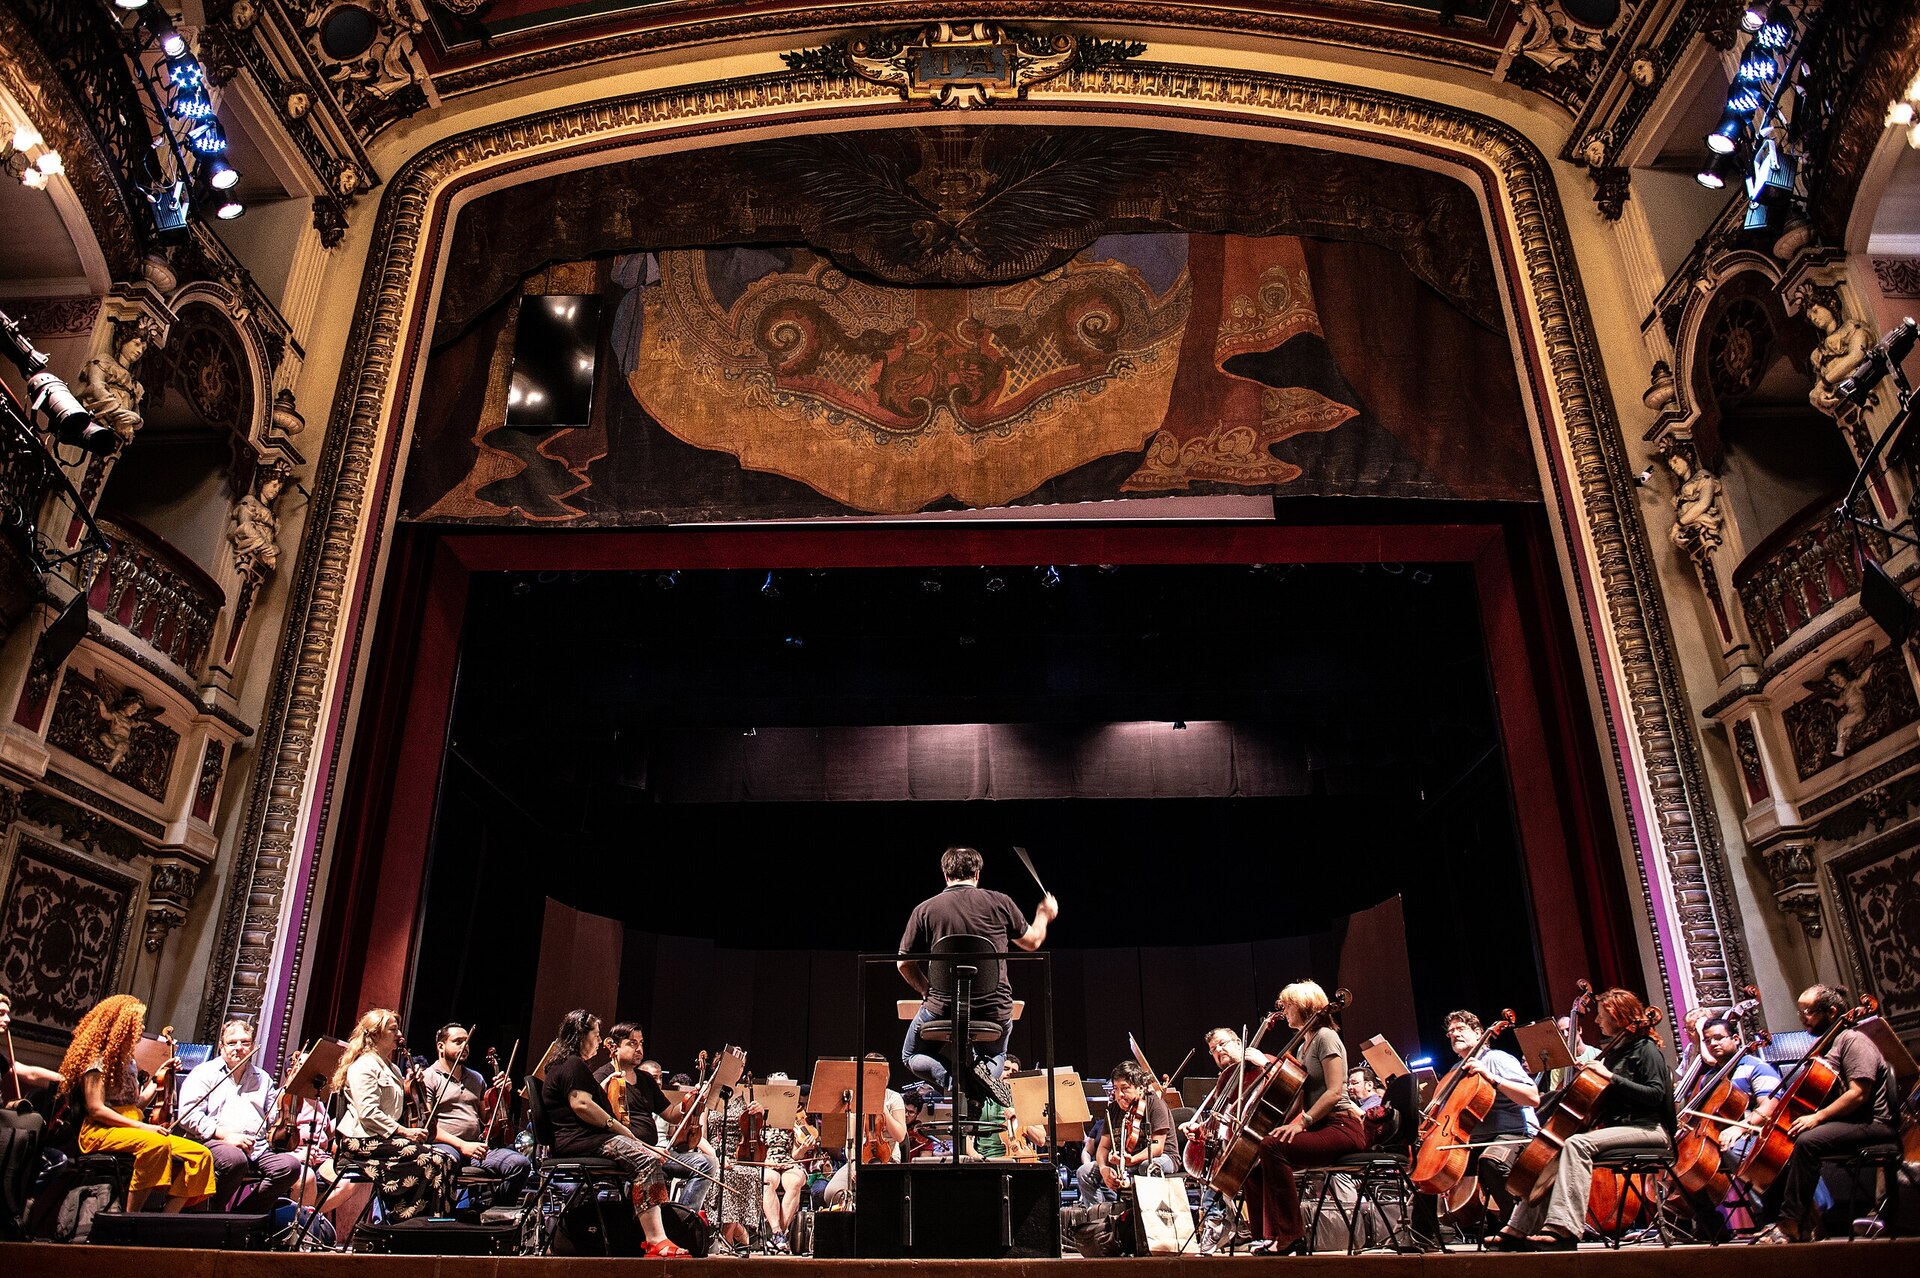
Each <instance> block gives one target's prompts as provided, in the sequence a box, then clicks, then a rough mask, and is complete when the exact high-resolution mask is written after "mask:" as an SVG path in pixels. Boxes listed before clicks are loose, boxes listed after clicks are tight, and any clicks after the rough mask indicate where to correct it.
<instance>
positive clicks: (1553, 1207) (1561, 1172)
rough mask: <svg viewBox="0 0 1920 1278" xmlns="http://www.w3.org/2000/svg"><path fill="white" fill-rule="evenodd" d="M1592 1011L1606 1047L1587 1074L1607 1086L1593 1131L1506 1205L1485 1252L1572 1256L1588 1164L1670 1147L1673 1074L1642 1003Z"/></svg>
mask: <svg viewBox="0 0 1920 1278" xmlns="http://www.w3.org/2000/svg"><path fill="white" fill-rule="evenodd" d="M1598 1004H1599V1006H1598V1012H1597V1015H1598V1017H1599V1021H1600V1032H1601V1033H1602V1034H1604V1035H1606V1036H1607V1040H1608V1045H1607V1050H1606V1051H1605V1052H1604V1053H1603V1054H1602V1055H1601V1057H1600V1059H1599V1060H1598V1061H1595V1062H1592V1063H1591V1065H1590V1066H1589V1068H1591V1069H1593V1070H1595V1071H1597V1072H1598V1073H1599V1074H1600V1076H1601V1077H1602V1078H1604V1079H1606V1080H1607V1087H1606V1090H1605V1091H1604V1092H1602V1093H1601V1094H1600V1097H1599V1100H1598V1101H1597V1102H1596V1109H1595V1113H1594V1120H1593V1125H1592V1126H1591V1127H1589V1128H1588V1129H1587V1130H1586V1131H1583V1132H1580V1133H1578V1134H1576V1135H1574V1136H1571V1137H1568V1139H1567V1142H1566V1145H1565V1147H1564V1148H1562V1149H1561V1151H1560V1155H1559V1157H1558V1158H1557V1159H1556V1160H1555V1163H1554V1167H1553V1175H1552V1177H1551V1178H1550V1179H1549V1178H1547V1177H1544V1176H1543V1177H1542V1178H1541V1180H1540V1184H1539V1186H1536V1187H1535V1189H1534V1192H1533V1196H1532V1197H1531V1198H1529V1199H1528V1200H1527V1201H1525V1202H1523V1203H1518V1204H1516V1205H1515V1206H1514V1209H1513V1214H1512V1215H1511V1216H1509V1217H1508V1218H1507V1223H1506V1226H1505V1227H1504V1228H1502V1229H1501V1230H1500V1232H1499V1233H1497V1234H1494V1235H1493V1236H1492V1237H1491V1238H1489V1239H1488V1240H1487V1242H1488V1245H1489V1246H1492V1247H1494V1248H1496V1249H1503V1250H1509V1251H1529V1250H1532V1251H1572V1250H1573V1249H1574V1248H1575V1247H1576V1246H1578V1245H1579V1242H1580V1234H1581V1232H1582V1231H1583V1230H1584V1229H1585V1228H1586V1219H1587V1199H1588V1197H1589V1195H1591V1194H1592V1192H1593V1164H1594V1161H1595V1159H1596V1158H1598V1157H1600V1156H1601V1155H1603V1154H1605V1155H1612V1154H1629V1153H1649V1154H1657V1153H1662V1152H1665V1151H1667V1150H1671V1149H1672V1148H1673V1134H1674V1130H1675V1128H1676V1126H1677V1118H1676V1115H1675V1113H1674V1105H1673V1069H1672V1067H1671V1066H1669V1065H1668V1064H1667V1058H1666V1055H1665V1054H1664V1053H1663V1052H1662V1051H1661V1050H1660V1048H1661V1042H1660V1035H1659V1033H1658V1032H1657V1031H1656V1030H1654V1029H1653V1028H1652V1027H1651V1026H1650V1025H1649V1024H1648V1018H1647V1007H1646V1004H1644V1003H1642V1002H1641V1001H1640V996H1639V995H1638V994H1635V993H1633V992H1632V991H1631V990H1623V989H1618V988H1616V989H1610V990H1606V991H1604V992H1602V993H1601V994H1600V996H1599V998H1598ZM1636 1027H1641V1028H1636ZM1542 1187H1544V1192H1543V1189H1542Z"/></svg>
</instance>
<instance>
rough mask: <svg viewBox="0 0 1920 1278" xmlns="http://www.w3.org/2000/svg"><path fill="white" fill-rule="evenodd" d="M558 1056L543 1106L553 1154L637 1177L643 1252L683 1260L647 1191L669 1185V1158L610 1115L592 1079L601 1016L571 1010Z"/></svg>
mask: <svg viewBox="0 0 1920 1278" xmlns="http://www.w3.org/2000/svg"><path fill="white" fill-rule="evenodd" d="M554 1039H555V1041H556V1042H557V1043H559V1045H560V1052H559V1055H558V1057H557V1058H556V1059H555V1060H554V1061H553V1063H552V1064H550V1065H548V1066H547V1078H546V1082H545V1083H543V1084H542V1085H541V1089H540V1107H541V1109H542V1110H543V1111H544V1112H545V1113H546V1116H547V1125H548V1126H549V1127H551V1128H552V1129H553V1152H554V1154H555V1155H557V1156H559V1157H562V1158H566V1157H574V1158H578V1157H583V1156H584V1157H589V1158H611V1159H613V1160H614V1161H616V1162H618V1163H620V1164H621V1165H622V1166H624V1167H625V1168H626V1169H627V1171H628V1172H630V1173H632V1175H633V1178H634V1181H635V1185H636V1192H635V1195H634V1211H633V1214H634V1219H636V1220H637V1221H638V1222H639V1224H640V1231H641V1233H643V1234H645V1235H646V1239H647V1241H646V1246H645V1247H644V1248H643V1249H642V1252H641V1254H642V1255H645V1256H647V1257H649V1258H653V1259H661V1258H666V1257H684V1256H686V1255H687V1249H686V1248H684V1247H681V1246H679V1245H678V1244H677V1243H675V1242H674V1241H673V1240H672V1239H670V1238H668V1237H667V1231H666V1227H665V1226H664V1225H663V1224H662V1223H661V1221H660V1205H659V1204H658V1203H657V1202H654V1201H653V1199H652V1196H651V1195H650V1194H648V1193H646V1192H644V1191H645V1190H646V1189H649V1188H651V1187H653V1186H656V1185H664V1184H665V1183H666V1170H665V1160H664V1159H662V1158H661V1156H660V1154H659V1152H658V1151H656V1150H655V1149H654V1147H653V1144H652V1142H650V1141H641V1140H640V1139H638V1138H637V1137H635V1136H634V1134H633V1130H632V1129H631V1128H629V1127H628V1126H627V1125H626V1124H625V1123H623V1122H621V1121H620V1120H619V1119H618V1118H615V1117H614V1116H613V1114H611V1113H610V1112H609V1111H608V1108H607V1105H608V1102H607V1094H606V1093H605V1092H604V1091H602V1090H601V1089H600V1084H598V1083H596V1082H594V1081H593V1071H592V1070H591V1069H589V1068H588V1067H587V1062H588V1061H590V1060H592V1059H593V1058H594V1057H595V1056H597V1055H599V1053H600V1018H599V1017H597V1016H595V1015H594V1014H593V1013H592V1012H589V1011H587V1010H586V1009H585V1008H576V1009H574V1010H573V1011H571V1012H568V1013H567V1015H566V1019H565V1020H563V1021H561V1022H560V1032H559V1033H558V1034H556V1035H554Z"/></svg>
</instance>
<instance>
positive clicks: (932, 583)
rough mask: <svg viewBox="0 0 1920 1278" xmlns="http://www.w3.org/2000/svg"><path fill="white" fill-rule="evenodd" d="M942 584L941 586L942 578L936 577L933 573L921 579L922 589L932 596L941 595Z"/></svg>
mask: <svg viewBox="0 0 1920 1278" xmlns="http://www.w3.org/2000/svg"><path fill="white" fill-rule="evenodd" d="M940 584H941V583H940V578H938V577H936V576H934V575H933V574H932V573H928V574H927V575H926V576H924V577H922V578H921V579H920V589H922V590H924V591H926V592H927V593H928V594H930V595H937V594H939V593H940Z"/></svg>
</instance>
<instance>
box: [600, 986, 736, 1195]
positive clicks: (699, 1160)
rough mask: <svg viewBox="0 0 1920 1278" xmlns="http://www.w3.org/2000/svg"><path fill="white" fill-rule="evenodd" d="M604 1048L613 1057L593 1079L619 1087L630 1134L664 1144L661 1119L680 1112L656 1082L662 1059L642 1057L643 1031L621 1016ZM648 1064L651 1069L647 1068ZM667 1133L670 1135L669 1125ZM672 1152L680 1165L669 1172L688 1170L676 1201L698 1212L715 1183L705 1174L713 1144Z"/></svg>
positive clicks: (673, 1118)
mask: <svg viewBox="0 0 1920 1278" xmlns="http://www.w3.org/2000/svg"><path fill="white" fill-rule="evenodd" d="M607 1050H608V1052H609V1053H610V1055H611V1059H609V1060H608V1062H607V1063H606V1064H605V1065H602V1066H601V1067H600V1068H599V1069H597V1070H595V1071H594V1072H593V1081H594V1082H596V1083H598V1084H600V1086H601V1087H602V1088H605V1089H607V1094H608V1096H609V1097H611V1096H612V1094H613V1092H614V1091H615V1090H619V1091H620V1092H621V1098H620V1106H619V1108H621V1109H623V1110H625V1111H626V1112H625V1115H624V1118H625V1121H626V1124H627V1126H628V1127H630V1128H632V1129H633V1133H634V1135H636V1136H638V1137H639V1138H640V1139H641V1140H644V1141H646V1142H647V1143H648V1144H650V1145H657V1144H662V1143H664V1141H665V1139H666V1137H665V1136H662V1135H661V1133H660V1120H662V1119H665V1120H666V1122H667V1123H668V1124H672V1123H674V1122H676V1121H678V1119H679V1118H680V1115H681V1112H682V1111H681V1108H680V1106H678V1105H676V1104H674V1103H672V1102H670V1101H669V1100H668V1099H667V1094H666V1092H665V1091H664V1090H662V1088H661V1086H660V1073H661V1070H660V1062H658V1061H649V1060H647V1059H646V1055H647V1036H646V1034H645V1033H644V1032H643V1031H642V1030H641V1028H640V1026H639V1025H637V1024H635V1023H634V1022H632V1021H621V1022H620V1023H619V1024H617V1025H615V1026H614V1027H613V1028H612V1029H610V1030H608V1031H607ZM649 1065H651V1066H652V1067H653V1068H651V1069H649V1068H647V1066H649ZM616 1075H618V1076H619V1079H620V1085H619V1087H618V1088H617V1089H616V1088H615V1087H614V1086H613V1079H614V1077H615V1076H616ZM667 1135H669V1136H670V1135H672V1132H671V1130H669V1131H668V1132H667ZM674 1153H675V1155H676V1157H677V1158H678V1159H679V1165H678V1166H675V1165H674V1164H671V1163H670V1164H668V1167H667V1174H668V1175H669V1176H672V1175H675V1174H677V1173H680V1172H687V1173H690V1174H688V1175H687V1176H686V1177H685V1179H683V1180H682V1181H681V1183H680V1188H679V1190H678V1192H677V1193H676V1194H675V1197H674V1201H676V1202H678V1203H679V1204H680V1205H681V1206H682V1207H687V1208H690V1209H691V1210H693V1211H699V1210H701V1209H702V1208H704V1207H705V1206H706V1205H707V1198H708V1195H709V1194H711V1193H712V1192H713V1189H714V1184H713V1182H712V1181H711V1180H709V1179H707V1177H709V1176H711V1175H713V1170H714V1168H715V1167H716V1166H718V1160H717V1159H716V1158H715V1157H714V1154H713V1148H712V1146H710V1145H708V1144H707V1143H706V1141H705V1140H702V1141H701V1142H700V1143H699V1144H698V1145H696V1146H695V1147H694V1148H692V1149H683V1150H675V1151H674Z"/></svg>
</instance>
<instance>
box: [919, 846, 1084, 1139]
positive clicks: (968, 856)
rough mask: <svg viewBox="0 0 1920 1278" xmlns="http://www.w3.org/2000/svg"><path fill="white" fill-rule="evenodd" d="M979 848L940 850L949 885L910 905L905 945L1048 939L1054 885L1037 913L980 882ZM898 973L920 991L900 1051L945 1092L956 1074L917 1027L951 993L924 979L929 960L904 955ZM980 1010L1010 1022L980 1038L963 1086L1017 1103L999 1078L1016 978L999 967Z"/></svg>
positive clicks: (1000, 946)
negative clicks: (986, 1039)
mask: <svg viewBox="0 0 1920 1278" xmlns="http://www.w3.org/2000/svg"><path fill="white" fill-rule="evenodd" d="M980 866H981V857H980V853H979V852H977V851H975V850H974V849H973V848H963V847H952V848H948V849H947V850H946V851H945V852H943V853H941V855H940V873H941V874H942V875H943V876H944V877H945V879H946V884H947V885H946V887H945V889H944V890H942V891H941V892H940V894H939V895H937V896H932V897H928V898H927V899H926V900H924V901H922V902H920V904H918V905H916V906H914V907H913V913H912V914H910V915H909V916H908V917H907V927H906V931H905V932H903V933H902V934H901V936H900V951H899V952H900V953H902V954H924V953H927V952H929V951H931V950H932V949H933V947H934V943H935V942H937V941H941V940H945V939H946V938H947V937H949V936H978V937H984V938H985V939H986V940H987V942H988V943H989V944H990V945H992V947H993V949H994V950H995V951H997V952H1000V953H1006V952H1008V951H1010V950H1011V949H1013V948H1014V947H1018V948H1020V949H1023V950H1037V949H1039V948H1040V946H1041V945H1042V944H1043V943H1044V942H1045V941H1046V939H1047V926H1048V925H1049V924H1050V923H1052V921H1053V920H1054V919H1056V918H1058V917H1059V916H1060V903H1059V902H1058V901H1056V900H1055V899H1054V897H1053V893H1051V892H1049V893H1047V894H1046V896H1045V897H1044V898H1043V899H1042V900H1041V902H1040V905H1039V907H1038V908H1037V909H1035V910H1034V912H1033V913H1034V917H1033V921H1032V922H1031V923H1029V922H1028V921H1027V916H1026V915H1024V914H1022V913H1021V912H1020V907H1019V906H1017V905H1015V904H1014V903H1013V898H1012V897H1010V896H1008V895H1007V894H1006V893H1004V892H995V891H993V890H991V889H988V888H983V887H981V886H980ZM897 966H898V968H899V970H900V975H901V977H902V978H903V979H905V981H906V982H907V984H909V985H911V986H912V987H913V988H914V990H915V991H916V992H917V993H918V994H919V995H920V997H921V999H922V1002H921V1004H920V1011H919V1014H918V1015H916V1016H915V1017H914V1018H913V1020H912V1021H911V1022H910V1023H909V1024H908V1025H907V1036H906V1039H905V1041H904V1042H902V1044H901V1046H900V1059H901V1061H902V1062H903V1063H905V1065H906V1067H907V1068H908V1069H910V1070H912V1071H913V1073H914V1074H915V1075H916V1076H917V1077H920V1078H923V1079H925V1080H926V1081H927V1082H929V1083H932V1084H933V1086H934V1087H935V1088H936V1089H937V1090H938V1091H939V1092H940V1093H941V1094H942V1095H945V1094H947V1093H948V1092H949V1091H950V1089H951V1087H952V1081H953V1080H952V1077H951V1076H950V1074H949V1072H948V1068H947V1061H946V1059H945V1058H944V1057H943V1056H941V1055H940V1054H939V1046H938V1044H934V1043H922V1042H921V1041H920V1027H921V1026H922V1025H925V1024H926V1023H927V1022H928V1021H931V1020H937V1019H944V1018H945V1017H946V1016H947V1015H948V1014H949V1012H950V1011H951V1009H950V1008H949V1007H948V1006H947V1003H948V1000H947V999H946V998H945V997H944V996H942V995H939V994H936V993H934V992H933V991H932V990H931V989H930V988H929V987H928V983H927V969H926V965H925V963H923V962H921V961H920V960H918V959H901V960H900V961H899V963H898V964H897ZM975 1002H976V1003H977V1004H979V1014H980V1016H981V1017H983V1018H985V1019H987V1020H990V1021H993V1022H995V1023H997V1024H999V1025H1001V1026H1004V1027H1005V1030H1006V1032H1005V1033H1004V1034H1002V1035H1001V1036H1000V1038H999V1040H998V1041H997V1042H991V1043H975V1044H973V1045H972V1048H973V1056H974V1059H973V1062H972V1065H971V1067H970V1068H969V1069H967V1070H965V1071H963V1072H962V1073H961V1086H962V1087H963V1088H965V1089H966V1092H967V1095H968V1096H969V1097H970V1098H971V1099H972V1100H973V1101H974V1102H975V1103H976V1104H978V1103H980V1102H982V1101H985V1100H989V1099H991V1100H993V1101H996V1102H998V1103H999V1104H1000V1105H1001V1106H1002V1107H1005V1106H1010V1105H1012V1104H1013V1092H1012V1091H1011V1090H1010V1089H1009V1088H1008V1087H1007V1085H1006V1083H1005V1082H1003V1081H1001V1076H1002V1073H1003V1071H1004V1062H1005V1058H1006V1054H1007V1042H1008V1040H1009V1039H1010V1038H1011V1037H1012V1036H1013V986H1012V984H1011V983H1010V982H1009V981H1008V980H1007V975H1006V968H1005V967H1004V966H1003V967H1002V968H1001V975H1000V988H999V989H997V990H995V991H993V993H992V994H990V995H987V996H985V997H981V996H979V995H976V997H975Z"/></svg>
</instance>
